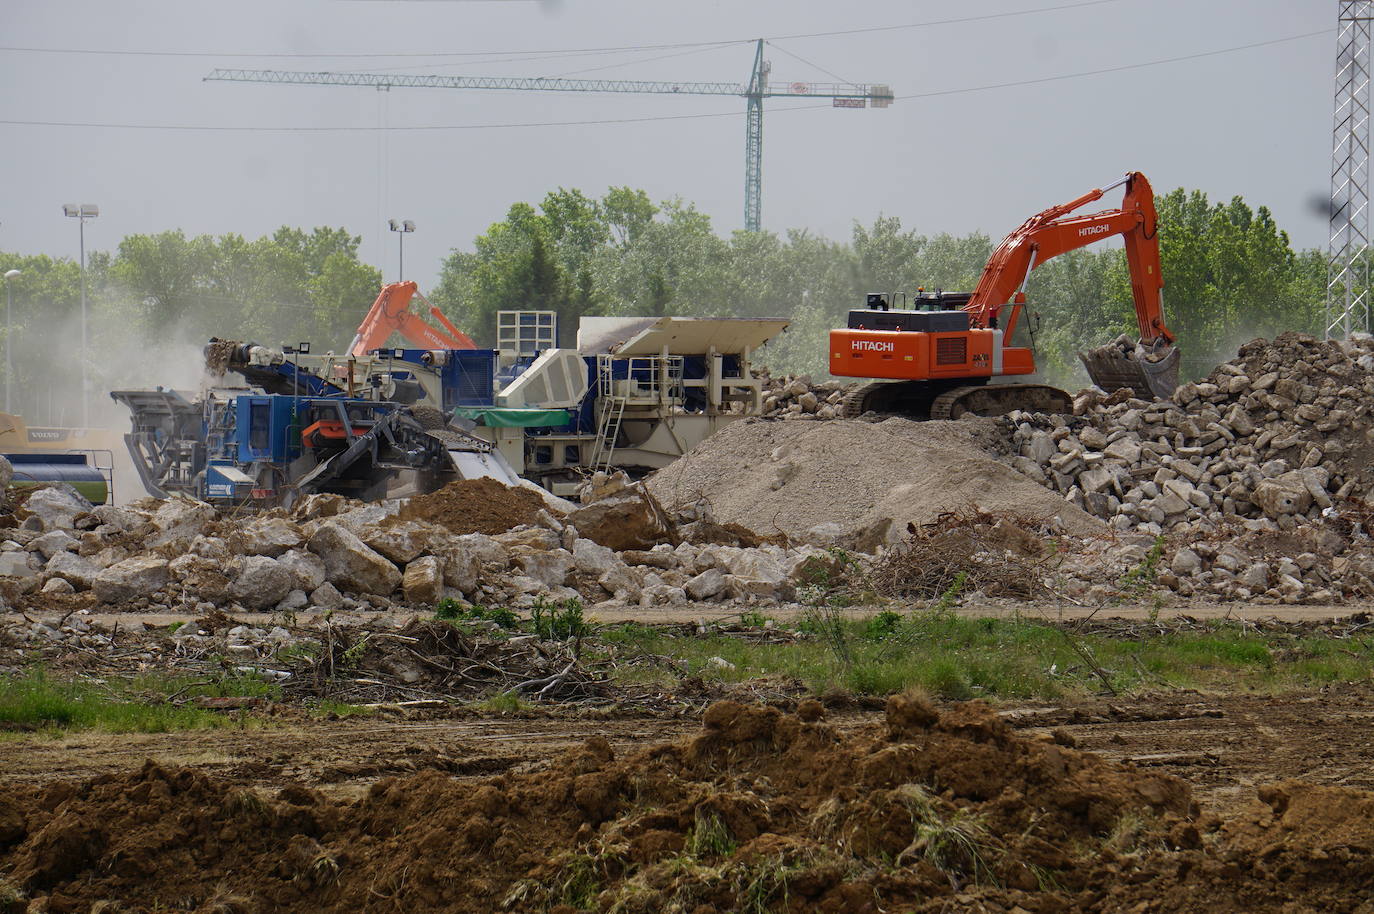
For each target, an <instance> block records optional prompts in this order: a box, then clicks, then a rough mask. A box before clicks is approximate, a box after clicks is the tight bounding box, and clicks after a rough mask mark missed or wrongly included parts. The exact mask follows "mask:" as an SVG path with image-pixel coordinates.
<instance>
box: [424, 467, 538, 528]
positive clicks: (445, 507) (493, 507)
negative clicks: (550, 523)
mask: <svg viewBox="0 0 1374 914" xmlns="http://www.w3.org/2000/svg"><path fill="white" fill-rule="evenodd" d="M547 510H548V508H547V506H546V505H545V504H544V499H542V498H540V497H539V493H537V492H532V491H530V490H529V489H525V488H521V487H519V486H507V485H504V484H503V483H500V482H497V481H496V480H495V479H491V478H489V477H486V476H483V477H481V478H479V479H460V480H458V481H457V482H451V483H449V484H448V485H446V486H444V487H443V488H442V489H440V490H439V491H437V492H431V493H430V494H428V495H417V496H415V497H414V498H412V499H410V501H409V502H407V503H406V505H405V506H404V507H403V508H401V511H400V513H399V514H398V515H397V519H398V520H402V521H406V520H422V521H428V522H430V523H432V524H439V525H440V526H442V527H447V528H448V529H449V530H450V531H451V532H453V533H459V534H462V533H485V534H488V535H489V536H494V535H496V534H497V533H505V532H506V531H507V530H510V529H511V528H513V527H518V526H520V525H521V524H537V523H538V522H539V512H540V511H547Z"/></svg>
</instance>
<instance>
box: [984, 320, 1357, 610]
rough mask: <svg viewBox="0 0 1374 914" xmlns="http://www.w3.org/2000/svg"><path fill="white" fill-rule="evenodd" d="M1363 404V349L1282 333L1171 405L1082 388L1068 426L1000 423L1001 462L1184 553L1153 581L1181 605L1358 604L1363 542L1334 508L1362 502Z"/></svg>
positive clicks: (1051, 419)
mask: <svg viewBox="0 0 1374 914" xmlns="http://www.w3.org/2000/svg"><path fill="white" fill-rule="evenodd" d="M1371 394H1374V341H1371V340H1368V339H1363V340H1351V341H1346V342H1334V341H1320V340H1316V339H1314V338H1313V337H1311V336H1307V335H1305V334H1300V333H1285V334H1283V335H1281V336H1279V337H1278V338H1277V339H1275V340H1273V341H1272V342H1270V341H1264V340H1256V341H1254V342H1251V343H1248V344H1246V345H1245V346H1243V347H1242V348H1241V349H1240V352H1239V355H1238V357H1237V358H1236V359H1234V360H1232V361H1230V362H1226V363H1224V364H1222V365H1220V366H1218V367H1217V369H1216V370H1215V371H1213V372H1212V374H1211V375H1210V376H1209V377H1208V378H1207V379H1206V380H1204V381H1200V382H1197V383H1189V384H1184V385H1182V386H1180V387H1179V388H1178V390H1177V391H1176V392H1175V393H1174V395H1173V397H1172V399H1171V400H1157V401H1144V400H1139V399H1133V398H1131V397H1130V395H1129V392H1118V393H1117V394H1114V395H1112V396H1105V395H1103V394H1102V393H1101V392H1100V391H1093V390H1089V391H1084V392H1082V393H1080V394H1079V395H1078V397H1077V398H1076V399H1075V408H1074V413H1075V415H1073V416H1048V415H1042V414H1038V413H1037V414H1026V413H1012V414H1010V415H1009V416H1008V417H1007V419H1006V421H1007V422H1008V423H1009V425H1010V428H1011V441H1012V447H1013V455H1012V456H1011V458H1010V463H1011V464H1012V465H1013V466H1014V467H1016V468H1017V469H1018V470H1020V471H1021V472H1022V473H1024V474H1026V475H1027V476H1029V477H1031V478H1032V479H1035V480H1037V481H1038V482H1041V483H1043V484H1044V485H1046V486H1048V487H1050V488H1052V489H1054V490H1055V491H1057V492H1060V493H1062V494H1063V495H1064V497H1065V498H1066V499H1067V500H1068V501H1069V502H1071V503H1073V504H1074V505H1076V506H1078V507H1080V508H1082V509H1083V510H1084V511H1086V512H1088V513H1089V514H1092V515H1095V516H1097V517H1099V518H1102V519H1103V520H1105V521H1106V522H1107V523H1108V524H1109V525H1110V526H1111V528H1112V529H1113V530H1115V531H1117V532H1118V533H1120V534H1126V535H1128V538H1129V535H1130V534H1138V535H1143V536H1145V537H1157V536H1160V535H1163V534H1169V535H1170V537H1171V540H1172V541H1177V542H1180V543H1182V542H1187V543H1189V545H1188V546H1185V547H1181V548H1178V549H1176V550H1175V551H1174V552H1173V555H1172V557H1171V559H1170V561H1169V563H1168V566H1169V567H1168V568H1167V569H1166V571H1165V573H1164V574H1163V575H1162V580H1163V581H1164V582H1165V583H1168V584H1170V586H1173V587H1174V589H1176V590H1178V591H1179V592H1180V593H1183V594H1185V595H1190V596H1191V595H1193V594H1209V595H1212V596H1220V597H1224V598H1233V599H1249V598H1251V597H1257V596H1265V597H1268V598H1271V599H1281V600H1283V601H1285V602H1296V601H1302V600H1306V601H1309V602H1322V601H1325V600H1333V599H1339V598H1340V597H1341V596H1351V595H1356V594H1369V593H1374V583H1371V581H1374V574H1371V573H1374V555H1371V553H1370V550H1369V549H1368V548H1366V546H1367V545H1368V544H1367V541H1366V538H1365V534H1366V533H1367V531H1364V530H1362V529H1359V527H1360V525H1359V524H1355V525H1354V529H1353V530H1352V525H1351V524H1350V522H1349V520H1348V518H1344V519H1343V517H1342V512H1347V513H1348V511H1349V510H1356V506H1357V505H1358V504H1359V502H1358V499H1363V498H1365V497H1367V496H1369V495H1370V494H1371V490H1374V465H1371V457H1374V419H1371V415H1370V405H1369V398H1370V396H1371ZM1326 528H1330V529H1326ZM1342 529H1343V530H1344V531H1345V532H1346V533H1353V534H1354V535H1353V536H1346V535H1342V534H1341V532H1340V531H1341V530H1342ZM1280 535H1282V537H1281V538H1282V542H1280V541H1279V540H1277V539H1275V537H1279V536H1280Z"/></svg>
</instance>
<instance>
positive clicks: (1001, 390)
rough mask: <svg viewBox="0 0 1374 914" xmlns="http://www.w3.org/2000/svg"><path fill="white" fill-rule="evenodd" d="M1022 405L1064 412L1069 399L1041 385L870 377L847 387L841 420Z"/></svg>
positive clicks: (995, 410)
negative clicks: (953, 384)
mask: <svg viewBox="0 0 1374 914" xmlns="http://www.w3.org/2000/svg"><path fill="white" fill-rule="evenodd" d="M1017 409H1022V410H1026V411H1027V412H1038V413H1069V412H1072V411H1073V400H1072V398H1071V397H1070V396H1069V395H1068V394H1067V393H1065V392H1064V391H1062V390H1060V389H1059V388H1057V387H1050V386H1048V385H1046V384H968V385H959V386H957V387H950V386H948V384H936V383H930V382H921V381H871V382H869V383H867V384H861V385H859V386H858V387H856V388H854V389H853V390H851V391H850V392H849V393H848V394H847V395H846V396H845V398H844V399H843V400H841V401H840V409H839V413H840V416H841V417H842V418H846V419H857V418H858V417H859V416H862V415H863V414H864V413H868V412H874V413H891V414H894V415H899V416H907V417H908V418H911V419H957V418H959V417H960V416H962V415H964V414H965V413H973V414H974V415H977V416H1001V415H1005V414H1006V413H1009V412H1011V411H1012V410H1017Z"/></svg>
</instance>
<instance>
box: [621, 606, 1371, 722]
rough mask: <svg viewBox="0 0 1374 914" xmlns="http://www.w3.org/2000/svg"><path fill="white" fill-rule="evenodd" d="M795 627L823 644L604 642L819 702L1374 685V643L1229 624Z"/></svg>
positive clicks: (721, 638) (671, 635)
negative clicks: (839, 695)
mask: <svg viewBox="0 0 1374 914" xmlns="http://www.w3.org/2000/svg"><path fill="white" fill-rule="evenodd" d="M894 616H895V617H896V618H895V619H894V618H893V617H894ZM795 627H796V628H797V629H798V630H799V631H801V632H802V633H804V634H808V635H811V636H812V637H809V638H804V639H801V640H798V641H795V642H792V643H755V642H751V641H748V640H746V639H742V638H733V637H730V636H729V634H728V633H722V634H716V635H705V636H684V635H683V634H682V633H681V632H677V631H673V630H667V629H656V628H650V627H648V626H643V625H620V626H608V627H604V628H603V629H601V631H600V633H599V637H598V639H597V640H598V641H599V642H602V643H604V644H607V645H613V646H614V647H615V649H616V651H617V656H618V657H624V656H625V655H626V654H627V653H628V654H630V655H631V656H632V655H633V654H634V653H635V652H636V651H642V652H644V653H647V654H654V655H659V656H665V657H668V658H670V659H671V660H673V661H675V662H676V663H677V664H678V665H680V666H682V667H683V668H685V672H686V673H687V674H689V675H693V676H700V677H702V678H703V679H708V680H714V681H724V682H741V681H745V680H749V679H754V678H757V677H761V676H785V677H795V678H797V679H800V680H802V681H803V682H804V683H806V685H807V686H808V687H810V688H811V689H813V690H815V691H817V692H820V691H824V690H826V689H828V688H841V689H845V690H848V691H850V692H853V693H856V694H865V695H887V694H891V693H893V692H899V691H902V690H903V689H906V688H909V687H912V686H917V687H920V688H923V689H925V691H927V692H928V693H930V694H931V695H933V696H938V697H940V698H945V699H956V700H960V699H969V698H1009V699H1010V698H1044V699H1056V698H1059V697H1062V696H1063V695H1065V694H1075V693H1096V692H1101V691H1103V690H1104V689H1105V687H1106V685H1107V684H1110V686H1111V688H1112V689H1113V690H1114V691H1116V692H1127V691H1130V690H1131V689H1134V688H1140V687H1143V686H1148V687H1151V688H1158V687H1160V686H1172V687H1179V688H1184V687H1190V688H1198V687H1209V686H1212V685H1217V684H1222V683H1225V684H1227V685H1229V686H1233V687H1241V688H1252V689H1261V690H1281V689H1284V688H1303V687H1310V686H1313V685H1322V684H1325V683H1329V682H1350V681H1369V680H1371V679H1374V635H1371V636H1366V637H1355V638H1346V639H1335V638H1327V637H1323V636H1319V635H1310V636H1306V635H1305V636H1302V637H1295V636H1294V635H1292V634H1288V633H1283V632H1262V631H1256V630H1255V629H1253V628H1246V627H1242V626H1241V625H1239V624H1236V623H1228V622H1218V623H1216V624H1215V625H1212V626H1209V627H1208V628H1206V629H1201V630H1196V631H1181V632H1166V633H1163V634H1158V635H1154V634H1151V635H1149V636H1141V635H1140V634H1135V635H1133V636H1131V637H1122V636H1111V635H1106V634H1091V633H1076V632H1073V631H1071V630H1070V631H1068V632H1066V630H1065V629H1062V628H1060V627H1058V626H1055V625H1053V624H1050V623H1047V622H1035V621H1031V620H1028V619H1026V618H1024V617H1022V618H1014V619H1013V618H1009V619H1001V618H987V617H983V618H968V617H964V616H960V615H957V614H956V613H954V612H951V611H942V612H931V611H929V610H923V611H917V612H913V613H909V614H906V615H898V614H896V613H892V612H890V611H889V612H888V613H880V614H879V615H877V616H873V617H871V618H867V619H851V618H848V617H846V616H845V615H843V614H842V613H839V612H832V611H827V610H820V611H812V612H808V613H807V614H805V615H803V616H802V617H801V619H800V620H799V622H798V623H797V624H796V626H795ZM1066 634H1067V635H1068V636H1067V637H1066ZM1085 655H1086V658H1091V663H1089V662H1088V661H1087V659H1085ZM712 657H721V658H724V659H725V660H727V661H729V662H730V663H731V664H733V667H734V668H733V669H731V668H721V667H719V666H718V665H711V664H709V663H708V661H709V660H710V658H712ZM1094 667H1095V668H1096V669H1094ZM634 670H635V673H634V675H635V677H636V678H643V679H645V680H647V681H661V682H663V683H664V684H671V683H672V682H673V681H674V680H675V679H676V678H677V673H675V671H674V669H673V667H672V666H671V665H669V664H665V663H658V664H656V665H640V666H636V667H634ZM1098 670H1100V671H1101V673H1100V675H1099V673H1098ZM1104 680H1105V681H1104Z"/></svg>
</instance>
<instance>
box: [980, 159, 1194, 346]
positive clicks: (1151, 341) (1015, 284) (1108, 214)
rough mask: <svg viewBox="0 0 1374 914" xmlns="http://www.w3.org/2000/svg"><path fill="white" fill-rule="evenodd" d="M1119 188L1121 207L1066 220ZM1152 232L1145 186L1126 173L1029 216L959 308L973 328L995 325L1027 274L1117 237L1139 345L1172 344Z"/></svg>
mask: <svg viewBox="0 0 1374 914" xmlns="http://www.w3.org/2000/svg"><path fill="white" fill-rule="evenodd" d="M1122 184H1124V185H1126V193H1125V196H1124V198H1123V199H1122V201H1121V208H1120V209H1112V210H1105V211H1103V212H1100V213H1093V214H1091V215H1080V216H1072V217H1070V216H1069V214H1070V213H1072V212H1073V211H1074V210H1076V209H1078V208H1079V207H1082V206H1086V205H1087V204H1089V203H1092V202H1093V201H1095V200H1098V199H1101V197H1102V195H1103V194H1105V193H1106V192H1107V191H1109V190H1111V189H1112V188H1114V187H1119V186H1121V185H1122ZM1157 231H1158V225H1157V217H1156V214H1155V198H1154V192H1153V191H1152V190H1151V189H1150V182H1149V181H1147V180H1146V179H1145V176H1144V175H1143V174H1141V173H1140V172H1138V171H1133V172H1130V173H1129V174H1127V175H1126V176H1125V177H1124V178H1122V179H1121V180H1120V181H1117V182H1116V183H1115V184H1109V185H1108V186H1107V187H1104V188H1099V189H1097V190H1092V191H1089V192H1088V193H1086V194H1084V195H1083V196H1081V197H1078V198H1077V199H1075V200H1070V201H1069V202H1068V203H1063V204H1060V205H1059V206H1052V207H1050V208H1049V209H1047V210H1045V211H1044V212H1042V213H1039V214H1037V215H1035V216H1032V217H1031V218H1029V219H1027V220H1026V221H1025V223H1023V224H1022V225H1021V227H1020V228H1018V229H1017V230H1016V231H1014V232H1012V233H1011V234H1010V235H1008V236H1007V237H1006V238H1004V239H1003V240H1002V243H1001V244H1000V245H998V246H997V250H996V251H994V252H993V254H992V257H990V258H989V259H988V262H987V265H986V266H984V267H983V275H982V277H981V278H979V280H978V287H977V288H976V289H974V291H973V296H972V297H971V298H970V299H969V302H968V304H967V305H965V306H964V310H966V311H968V312H969V320H970V323H971V324H972V325H973V326H976V327H994V326H996V325H997V324H996V321H997V319H998V315H999V313H1000V311H1001V309H1002V307H1003V306H1004V305H1007V304H1009V303H1020V302H1023V301H1025V294H1024V289H1025V285H1026V280H1027V278H1029V276H1030V272H1031V270H1033V269H1035V268H1036V267H1038V266H1040V265H1041V264H1043V263H1044V262H1045V261H1047V260H1049V259H1050V258H1052V257H1058V256H1059V255H1060V254H1063V253H1065V252H1066V251H1072V250H1076V249H1078V248H1081V247H1086V246H1088V245H1090V244H1093V243H1094V242H1097V241H1101V240H1103V239H1104V238H1107V237H1110V236H1112V235H1121V236H1122V238H1123V239H1124V240H1125V242H1126V261H1127V264H1128V266H1129V267H1130V275H1131V294H1132V296H1133V297H1134V299H1135V315H1136V321H1137V322H1138V323H1139V325H1140V341H1141V344H1142V345H1144V346H1155V345H1165V346H1168V345H1173V343H1174V336H1173V334H1172V333H1170V332H1169V328H1168V327H1166V326H1165V325H1164V292H1163V289H1164V280H1163V278H1162V277H1161V275H1160V270H1159V240H1158V238H1157ZM1020 310H1021V309H1019V308H1018V309H1015V310H1014V311H1013V313H1012V316H1011V319H1010V321H1009V322H1008V324H1007V326H1006V327H1004V328H1003V329H1004V330H1005V332H1006V335H1007V336H1008V337H1010V336H1011V333H1012V331H1013V330H1014V329H1015V323H1016V319H1017V313H1019V311H1020Z"/></svg>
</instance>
